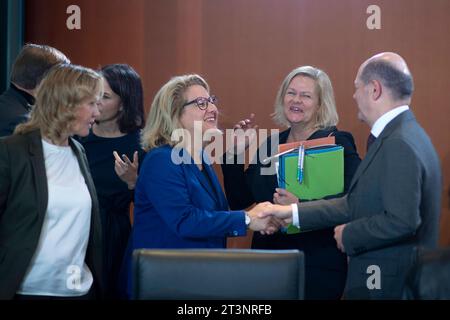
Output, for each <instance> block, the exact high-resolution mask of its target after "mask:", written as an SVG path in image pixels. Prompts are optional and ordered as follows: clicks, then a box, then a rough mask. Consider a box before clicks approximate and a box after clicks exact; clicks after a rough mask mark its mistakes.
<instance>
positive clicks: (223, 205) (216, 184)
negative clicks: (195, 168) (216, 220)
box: [203, 164, 228, 210]
mask: <svg viewBox="0 0 450 320" xmlns="http://www.w3.org/2000/svg"><path fill="white" fill-rule="evenodd" d="M203 168H204V170H206V173H207V174H208V176H209V178H210V179H211V182H212V185H213V188H214V193H215V195H216V199H217V200H218V203H219V205H220V209H224V210H228V203H227V199H226V198H225V196H224V194H223V192H222V187H221V186H220V183H219V180H218V179H217V176H216V174H215V173H214V170H213V168H212V167H211V166H210V165H209V164H204V165H203Z"/></svg>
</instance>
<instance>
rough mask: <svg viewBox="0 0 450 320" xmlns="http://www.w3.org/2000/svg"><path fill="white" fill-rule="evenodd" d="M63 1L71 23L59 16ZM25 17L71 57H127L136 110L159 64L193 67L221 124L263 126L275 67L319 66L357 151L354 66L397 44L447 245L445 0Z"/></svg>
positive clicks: (53, 9) (98, 6)
mask: <svg viewBox="0 0 450 320" xmlns="http://www.w3.org/2000/svg"><path fill="white" fill-rule="evenodd" d="M72 4H75V5H78V6H79V7H80V9H81V30H69V29H68V28H67V27H66V19H67V18H68V17H69V14H67V13H66V8H67V7H68V6H69V5H72ZM372 4H375V5H378V6H379V7H380V9H381V29H379V30H369V29H368V28H367V25H366V20H367V19H368V17H369V16H370V14H368V13H366V10H367V8H368V7H369V5H372ZM25 21H26V29H25V40H26V41H28V42H35V43H45V44H49V45H51V46H55V47H56V48H58V49H60V50H62V51H63V52H65V53H66V54H67V55H68V56H69V58H70V59H71V60H72V61H73V62H74V63H77V64H82V65H86V66H89V67H93V68H97V67H99V66H101V65H104V64H108V63H119V62H120V63H128V64H130V65H132V66H133V67H134V68H135V69H136V70H137V71H138V72H139V73H140V74H141V76H142V79H143V82H144V88H145V101H146V106H147V110H148V108H149V106H150V103H151V101H152V97H153V96H154V94H155V93H156V91H157V90H158V89H159V87H160V86H161V85H162V84H163V83H165V82H166V81H167V80H168V79H169V78H170V77H171V76H173V75H177V74H183V73H190V72H195V73H199V74H202V75H203V76H204V77H205V78H206V79H207V80H208V82H209V84H210V85H211V87H212V91H213V92H214V93H215V94H216V95H218V96H219V98H220V111H221V126H222V127H223V128H229V127H232V125H233V124H234V123H235V122H236V121H237V120H239V119H241V118H243V117H246V116H248V114H250V113H251V112H254V113H255V114H256V117H257V122H258V123H259V126H260V127H261V128H274V127H275V125H274V124H273V123H272V121H271V120H270V117H269V114H270V113H271V112H272V110H273V101H274V98H275V94H276V92H277V90H278V87H279V85H280V83H281V81H282V80H283V78H284V77H285V75H286V74H287V73H288V72H289V71H290V70H292V69H293V68H294V67H297V66H300V65H315V66H317V67H320V68H322V69H323V70H325V71H326V72H327V73H328V74H329V76H330V77H331V80H332V82H333V85H334V89H335V93H336V100H337V106H338V112H339V115H340V124H339V127H340V129H344V130H348V131H351V132H352V133H353V134H354V136H355V139H356V142H357V145H358V149H359V152H360V154H361V156H364V154H365V151H364V146H365V139H366V137H367V134H368V132H369V129H368V128H367V127H366V125H365V124H363V123H360V122H359V121H358V120H357V117H356V114H357V108H356V105H355V102H354V101H353V99H352V94H353V90H354V86H353V80H354V77H355V74H356V72H357V69H358V67H359V65H360V64H361V63H362V62H363V61H364V60H365V59H367V58H368V57H369V56H371V55H373V54H375V53H378V52H381V51H395V52H398V53H399V54H401V55H402V56H403V57H404V58H405V59H406V61H407V62H408V64H409V67H410V69H411V71H412V73H413V75H414V78H415V85H416V92H415V94H414V97H413V103H412V110H413V111H414V113H415V114H416V117H417V118H418V120H419V122H420V123H421V124H422V126H423V127H424V128H425V130H426V131H427V132H428V134H429V135H430V137H431V139H432V141H433V143H434V145H435V147H436V149H437V151H438V153H439V156H440V159H441V162H442V169H443V176H444V188H443V190H436V192H442V194H443V203H442V223H441V244H443V245H450V231H449V230H450V228H449V226H450V200H449V185H450V148H449V146H450V126H449V125H448V119H449V118H450V117H449V115H450V111H449V101H450V80H449V77H448V74H449V71H450V59H449V57H450V41H449V35H450V1H448V0H429V1H427V0H395V1H392V0H385V1H376V0H340V1H335V0H146V1H144V0H129V1H123V0H108V1H106V0H105V1H103V0H95V1H93V0H90V1H87V0H27V1H26V6H25ZM218 173H219V176H220V171H219V172H218ZM247 240H248V239H247ZM246 245H248V242H246V240H242V239H241V240H238V241H232V242H230V246H246Z"/></svg>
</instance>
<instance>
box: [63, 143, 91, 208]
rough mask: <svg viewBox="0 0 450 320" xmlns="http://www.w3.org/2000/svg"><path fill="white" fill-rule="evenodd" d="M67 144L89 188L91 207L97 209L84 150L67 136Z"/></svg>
mask: <svg viewBox="0 0 450 320" xmlns="http://www.w3.org/2000/svg"><path fill="white" fill-rule="evenodd" d="M69 145H70V147H71V148H72V151H73V152H74V154H75V156H76V157H77V160H78V165H79V166H80V170H81V174H82V175H83V177H84V181H85V182H86V186H87V188H88V190H89V194H90V195H91V198H92V209H93V210H95V211H97V210H98V202H97V193H96V191H95V186H94V182H93V180H92V177H91V174H90V170H89V168H88V164H87V159H86V157H85V155H84V152H83V151H82V150H81V149H80V147H79V146H78V145H77V144H76V143H75V142H74V140H73V139H72V138H70V137H69Z"/></svg>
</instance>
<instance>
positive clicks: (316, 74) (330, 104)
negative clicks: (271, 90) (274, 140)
mask: <svg viewBox="0 0 450 320" xmlns="http://www.w3.org/2000/svg"><path fill="white" fill-rule="evenodd" d="M296 76H304V77H308V78H311V79H313V80H314V81H315V82H316V89H317V94H318V96H319V108H318V109H317V112H316V118H315V126H314V127H315V128H318V129H323V128H327V127H331V126H335V125H336V124H337V123H338V121H339V117H338V114H337V111H336V102H335V100H334V92H333V86H332V84H331V80H330V78H329V77H328V75H327V74H326V73H325V72H324V71H322V70H320V69H318V68H315V67H311V66H303V67H298V68H296V69H294V70H292V71H291V72H290V73H289V74H288V75H287V76H286V78H285V79H284V81H283V83H282V84H281V86H280V89H279V90H278V93H277V96H276V98H275V111H274V113H273V114H272V119H273V120H274V121H275V122H276V123H277V124H279V125H281V126H286V127H290V123H289V121H288V120H287V119H286V116H285V114H284V96H285V95H286V91H287V89H288V87H289V84H290V83H291V81H292V79H294V78H295V77H296Z"/></svg>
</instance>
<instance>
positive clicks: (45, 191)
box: [0, 64, 104, 299]
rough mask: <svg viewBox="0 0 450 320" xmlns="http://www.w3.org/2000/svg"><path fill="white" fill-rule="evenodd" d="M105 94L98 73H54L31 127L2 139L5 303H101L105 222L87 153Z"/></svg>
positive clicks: (1, 281) (0, 291)
mask: <svg viewBox="0 0 450 320" xmlns="http://www.w3.org/2000/svg"><path fill="white" fill-rule="evenodd" d="M102 94H103V83H102V77H101V75H100V74H98V73H97V72H95V71H93V70H91V69H88V68H84V67H81V66H75V65H70V64H65V65H58V66H55V67H54V68H53V69H52V70H51V71H50V72H49V74H48V76H47V77H46V78H45V79H44V80H43V81H42V83H41V85H40V86H39V89H38V91H37V94H36V105H35V106H34V108H33V110H32V112H31V117H30V120H29V121H28V122H26V123H24V124H21V125H19V126H18V127H17V128H16V130H15V132H14V134H13V135H12V136H9V137H7V138H4V139H0V239H1V246H0V257H1V260H0V261H1V263H0V299H13V298H16V299H56V298H64V299H91V298H100V297H102V292H103V289H104V287H103V284H102V279H103V274H102V268H103V266H102V257H103V256H102V247H101V223H100V215H99V211H98V202H97V195H96V193H95V187H94V184H93V182H92V178H91V175H90V173H89V167H88V162H87V159H86V156H85V154H84V150H83V147H82V146H81V145H80V144H79V143H78V142H77V141H75V140H74V139H72V136H73V135H78V136H87V135H88V134H89V129H90V128H91V126H92V125H93V123H94V120H95V117H97V116H98V115H99V112H98V108H97V103H98V101H99V99H100V98H101V96H102Z"/></svg>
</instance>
